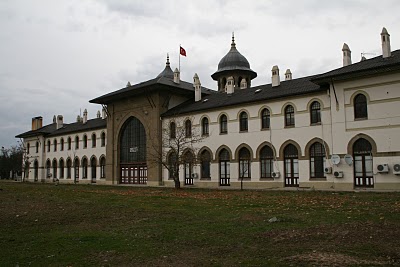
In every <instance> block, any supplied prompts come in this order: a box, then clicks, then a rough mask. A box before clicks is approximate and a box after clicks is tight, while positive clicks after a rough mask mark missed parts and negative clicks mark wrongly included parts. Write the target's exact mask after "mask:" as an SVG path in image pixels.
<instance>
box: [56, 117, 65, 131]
mask: <svg viewBox="0 0 400 267" xmlns="http://www.w3.org/2000/svg"><path fill="white" fill-rule="evenodd" d="M63 125H64V120H63V116H62V115H58V116H57V129H60V128H62V127H63Z"/></svg>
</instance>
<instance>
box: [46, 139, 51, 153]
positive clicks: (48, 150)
mask: <svg viewBox="0 0 400 267" xmlns="http://www.w3.org/2000/svg"><path fill="white" fill-rule="evenodd" d="M50 146H51V143H50V140H47V152H50Z"/></svg>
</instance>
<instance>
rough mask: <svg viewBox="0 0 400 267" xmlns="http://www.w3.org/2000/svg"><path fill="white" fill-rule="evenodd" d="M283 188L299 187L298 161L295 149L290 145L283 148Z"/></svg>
mask: <svg viewBox="0 0 400 267" xmlns="http://www.w3.org/2000/svg"><path fill="white" fill-rule="evenodd" d="M284 155H285V186H286V187H298V186H299V159H298V151H297V148H296V147H295V146H294V145H292V144H290V145H287V146H286V147H285V151H284Z"/></svg>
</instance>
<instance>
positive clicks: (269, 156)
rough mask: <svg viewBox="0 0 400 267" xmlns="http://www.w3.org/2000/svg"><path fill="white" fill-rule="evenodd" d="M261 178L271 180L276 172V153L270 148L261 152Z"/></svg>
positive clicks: (264, 148) (266, 147)
mask: <svg viewBox="0 0 400 267" xmlns="http://www.w3.org/2000/svg"><path fill="white" fill-rule="evenodd" d="M260 167H261V178H271V177H272V172H273V171H274V152H273V151H272V149H271V148H270V147H269V146H264V147H263V148H262V149H261V151H260Z"/></svg>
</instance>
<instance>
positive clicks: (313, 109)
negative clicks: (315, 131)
mask: <svg viewBox="0 0 400 267" xmlns="http://www.w3.org/2000/svg"><path fill="white" fill-rule="evenodd" d="M320 123H321V103H320V102H319V101H313V102H312V103H311V105H310V124H311V125H315V124H320Z"/></svg>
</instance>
